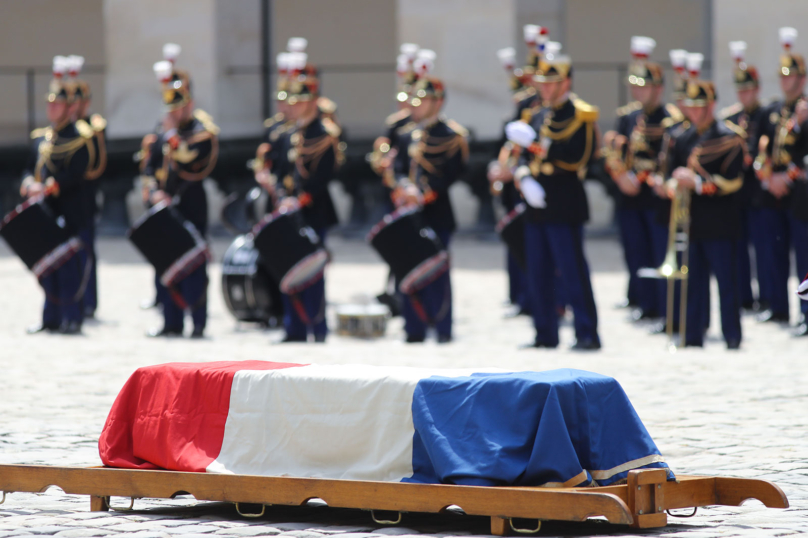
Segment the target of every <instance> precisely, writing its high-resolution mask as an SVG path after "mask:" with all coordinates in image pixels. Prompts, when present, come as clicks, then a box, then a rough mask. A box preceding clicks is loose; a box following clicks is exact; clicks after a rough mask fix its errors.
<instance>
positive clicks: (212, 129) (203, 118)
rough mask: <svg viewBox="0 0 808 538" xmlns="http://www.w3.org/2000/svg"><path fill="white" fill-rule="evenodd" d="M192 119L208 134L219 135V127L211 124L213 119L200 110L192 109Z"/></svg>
mask: <svg viewBox="0 0 808 538" xmlns="http://www.w3.org/2000/svg"><path fill="white" fill-rule="evenodd" d="M194 117H195V118H196V119H197V121H199V123H201V124H202V127H204V128H205V130H206V131H207V132H209V133H210V134H214V135H217V134H219V126H218V125H216V124H215V123H213V118H212V117H211V116H210V114H208V113H207V112H205V111H204V110H202V109H201V108H197V109H194Z"/></svg>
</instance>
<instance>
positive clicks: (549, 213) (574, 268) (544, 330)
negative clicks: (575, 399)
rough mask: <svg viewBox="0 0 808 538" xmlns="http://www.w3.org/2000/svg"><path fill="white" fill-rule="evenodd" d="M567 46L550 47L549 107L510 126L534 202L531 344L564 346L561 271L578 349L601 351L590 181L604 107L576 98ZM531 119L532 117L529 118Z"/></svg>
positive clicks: (546, 65) (529, 213) (542, 83)
mask: <svg viewBox="0 0 808 538" xmlns="http://www.w3.org/2000/svg"><path fill="white" fill-rule="evenodd" d="M560 49H561V45H560V44H559V43H557V42H552V41H551V42H548V43H547V46H546V51H545V55H544V57H543V58H541V59H540V60H539V65H538V69H537V71H536V76H535V80H536V81H537V82H538V83H539V93H540V95H541V99H542V103H543V106H542V108H541V109H540V110H539V111H538V112H537V113H536V114H535V115H533V117H532V118H530V120H529V124H528V123H526V122H522V121H520V122H512V123H510V124H509V125H508V128H507V131H508V138H509V140H511V141H512V142H513V143H515V144H517V145H519V146H521V147H522V148H524V149H525V150H526V151H523V153H522V158H521V160H520V166H519V168H517V169H516V171H515V173H514V179H515V180H516V181H517V182H518V186H519V190H520V191H521V193H522V196H523V197H524V198H525V201H526V202H527V205H528V208H527V210H526V217H527V219H526V223H525V242H526V253H527V280H528V289H529V292H530V296H531V303H532V306H531V314H532V315H533V324H534V327H535V329H536V338H535V340H534V341H533V342H532V343H531V344H530V346H531V347H547V348H555V347H557V346H558V342H559V339H558V315H557V312H556V299H555V296H556V293H557V292H556V279H555V275H556V270H558V271H559V273H558V274H560V275H561V280H562V286H563V288H564V291H565V293H566V296H567V300H568V302H569V304H570V305H571V306H572V311H573V314H574V325H575V336H576V342H575V344H574V345H573V349H576V350H595V349H600V346H601V343H600V337H599V336H598V331H597V310H596V308H595V298H594V295H593V293H592V285H591V282H590V278H589V267H588V265H587V262H586V258H585V256H584V250H583V224H584V222H586V221H587V220H588V219H589V206H588V201H587V198H586V192H585V191H584V187H583V179H584V178H585V177H586V173H587V167H588V164H589V161H590V158H591V157H592V154H593V152H594V151H595V149H596V144H597V140H596V127H595V121H596V120H597V118H598V109H597V108H596V107H593V106H591V105H589V104H588V103H586V102H584V101H582V100H580V99H578V98H577V97H576V96H575V95H573V94H572V93H571V88H572V62H571V60H570V58H569V57H568V56H566V55H562V54H560ZM526 119H527V118H526Z"/></svg>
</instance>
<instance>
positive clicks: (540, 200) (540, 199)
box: [519, 177, 547, 208]
mask: <svg viewBox="0 0 808 538" xmlns="http://www.w3.org/2000/svg"><path fill="white" fill-rule="evenodd" d="M519 187H520V189H521V190H522V196H524V197H525V201H526V202H527V203H528V205H530V207H539V208H544V207H547V202H546V201H545V196H546V194H545V192H544V187H542V186H541V184H540V183H539V182H538V181H536V180H535V179H533V178H532V177H526V178H524V179H522V181H521V182H520V184H519Z"/></svg>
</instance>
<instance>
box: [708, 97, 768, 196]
mask: <svg viewBox="0 0 808 538" xmlns="http://www.w3.org/2000/svg"><path fill="white" fill-rule="evenodd" d="M719 115H720V116H721V118H723V120H724V121H725V122H729V124H730V128H733V129H735V130H736V131H738V133H739V134H741V135H742V136H743V137H744V138H745V139H746V155H745V156H744V179H743V188H742V189H741V203H742V204H743V205H744V206H752V207H760V206H761V205H766V206H768V207H771V204H772V203H773V202H774V197H773V196H772V195H771V194H769V193H768V192H767V191H764V190H763V188H762V187H761V183H760V181H759V180H758V178H757V176H756V175H755V169H754V167H753V166H752V163H753V162H754V160H755V158H756V157H757V154H758V143H759V142H760V134H761V133H760V131H761V129H760V128H761V125H762V124H763V123H764V122H766V121H768V118H767V117H766V116H767V115H768V113H767V107H764V106H762V105H760V104H759V103H758V104H757V105H755V106H754V107H753V108H751V109H750V110H745V109H744V107H743V105H741V104H740V103H736V104H734V105H732V106H730V107H727V108H725V109H724V110H722V111H721V112H720V114H719Z"/></svg>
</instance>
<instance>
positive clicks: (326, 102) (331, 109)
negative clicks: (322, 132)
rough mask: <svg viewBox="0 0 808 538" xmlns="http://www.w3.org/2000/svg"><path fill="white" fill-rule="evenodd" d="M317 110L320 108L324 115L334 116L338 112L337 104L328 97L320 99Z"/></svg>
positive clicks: (318, 99)
mask: <svg viewBox="0 0 808 538" xmlns="http://www.w3.org/2000/svg"><path fill="white" fill-rule="evenodd" d="M317 108H319V109H320V112H322V113H323V114H334V113H335V112H336V111H337V103H335V102H334V101H332V100H331V99H329V98H328V97H318V98H317Z"/></svg>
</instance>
